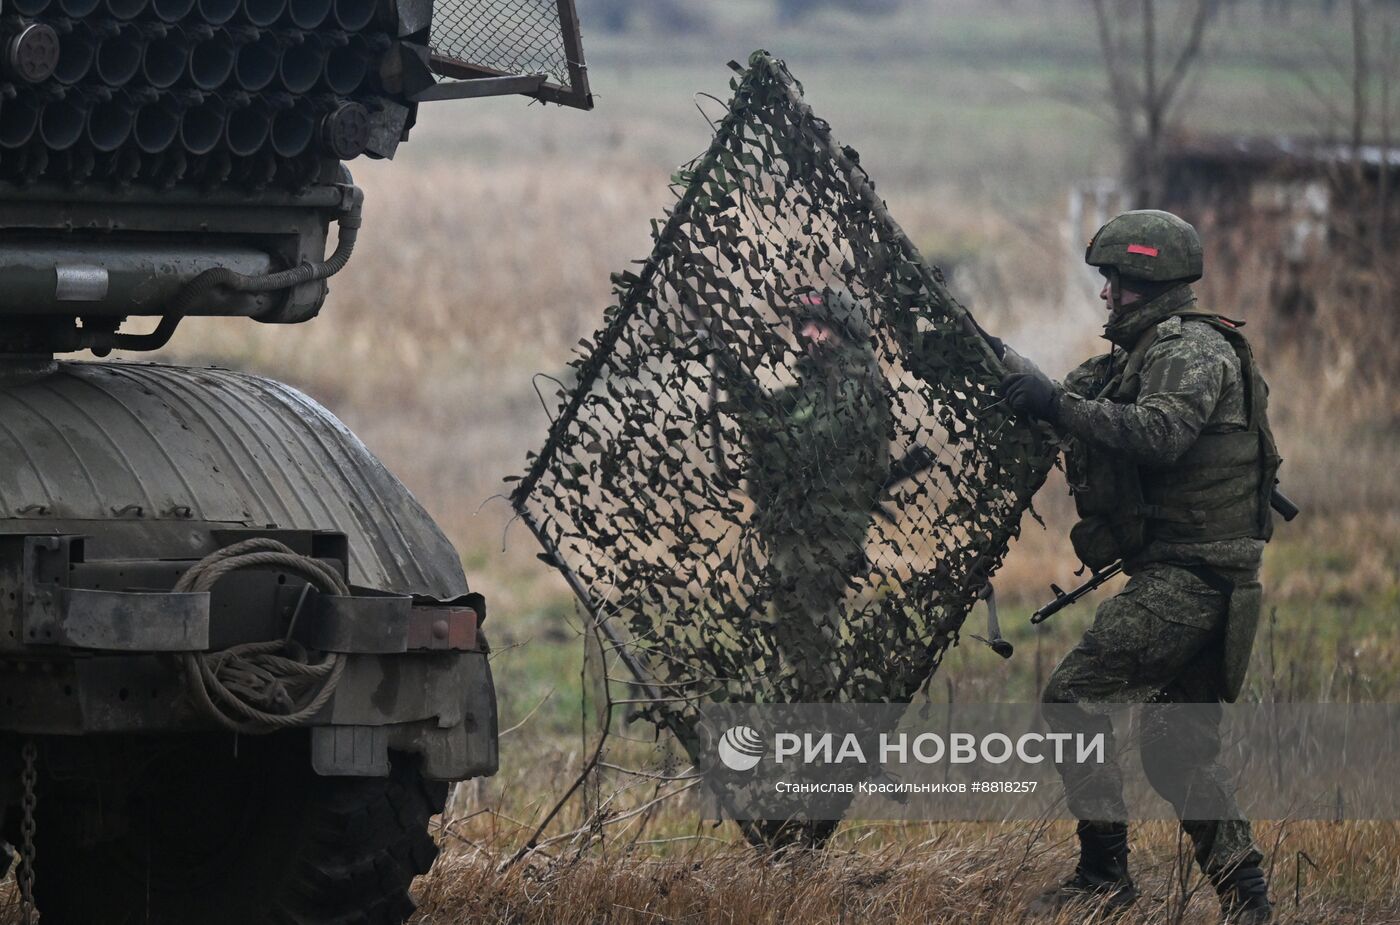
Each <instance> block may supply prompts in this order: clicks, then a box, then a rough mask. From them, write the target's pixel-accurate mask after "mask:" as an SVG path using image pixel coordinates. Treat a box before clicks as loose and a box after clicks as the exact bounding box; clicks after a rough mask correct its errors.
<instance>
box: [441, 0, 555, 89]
mask: <svg viewBox="0 0 1400 925" xmlns="http://www.w3.org/2000/svg"><path fill="white" fill-rule="evenodd" d="M430 44H431V47H432V50H433V52H434V53H435V54H439V55H442V56H443V57H445V58H451V59H453V60H455V61H459V62H461V63H463V64H466V65H470V66H474V67H483V68H489V69H490V70H493V71H500V72H502V73H506V74H544V75H545V77H546V78H547V79H548V81H549V82H550V83H552V84H555V85H556V86H559V87H563V88H565V89H573V87H572V86H571V84H570V79H569V56H568V52H567V50H566V48H565V45H564V24H563V23H562V22H561V20H560V17H559V3H558V0H439V2H438V3H437V4H436V6H435V7H434V9H433V27H432V34H431V39H430Z"/></svg>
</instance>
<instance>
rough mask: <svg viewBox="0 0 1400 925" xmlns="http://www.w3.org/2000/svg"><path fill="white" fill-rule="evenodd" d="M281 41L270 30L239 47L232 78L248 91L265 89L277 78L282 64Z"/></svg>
mask: <svg viewBox="0 0 1400 925" xmlns="http://www.w3.org/2000/svg"><path fill="white" fill-rule="evenodd" d="M282 51H283V48H282V42H281V41H280V40H279V38H278V37H277V36H275V35H273V34H272V33H271V32H264V33H263V34H262V35H261V36H259V37H258V39H257V40H256V41H253V42H249V43H247V44H246V45H243V46H241V47H239V49H238V59H237V60H236V61H235V62H234V65H233V79H234V82H235V83H237V84H238V86H239V87H240V88H241V89H243V90H247V91H249V92H256V91H258V90H262V89H265V88H266V87H267V86H268V85H269V84H271V83H272V82H273V81H274V80H276V79H277V71H278V68H279V67H281V64H282Z"/></svg>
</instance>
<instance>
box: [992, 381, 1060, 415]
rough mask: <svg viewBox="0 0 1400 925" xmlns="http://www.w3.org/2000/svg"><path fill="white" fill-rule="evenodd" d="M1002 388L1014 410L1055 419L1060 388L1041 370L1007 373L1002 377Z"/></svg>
mask: <svg viewBox="0 0 1400 925" xmlns="http://www.w3.org/2000/svg"><path fill="white" fill-rule="evenodd" d="M1001 390H1002V393H1003V394H1004V395H1005V396H1006V402H1007V404H1009V405H1010V406H1011V408H1012V410H1014V411H1017V412H1019V413H1021V414H1029V415H1030V416H1031V417H1034V418H1039V419H1041V420H1042V421H1053V420H1054V418H1055V396H1056V395H1057V394H1058V392H1059V389H1058V388H1056V386H1055V383H1053V382H1051V381H1050V377H1049V376H1047V375H1045V374H1044V373H1043V372H1041V371H1040V370H1038V369H1033V370H1032V371H1030V372H1024V373H1009V374H1007V375H1006V376H1004V377H1002V380H1001Z"/></svg>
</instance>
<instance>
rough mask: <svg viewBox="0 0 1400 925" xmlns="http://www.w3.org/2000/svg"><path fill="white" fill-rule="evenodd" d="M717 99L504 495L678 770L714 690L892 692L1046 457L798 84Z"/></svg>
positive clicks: (970, 580) (979, 340) (770, 73)
mask: <svg viewBox="0 0 1400 925" xmlns="http://www.w3.org/2000/svg"><path fill="white" fill-rule="evenodd" d="M733 89H734V98H733V100H732V102H731V104H730V110H729V113H728V114H727V116H726V117H725V119H724V120H723V122H722V123H721V124H720V126H719V128H718V130H717V133H716V137H715V139H714V141H713V144H712V145H711V146H710V148H709V150H708V151H707V152H706V153H705V154H704V155H702V156H701V157H700V158H698V159H697V160H696V161H694V162H692V163H691V164H690V165H688V166H687V167H686V168H684V169H683V170H682V171H681V172H680V174H678V177H677V188H676V192H677V194H678V196H679V199H678V202H677V203H676V204H675V206H674V208H673V209H672V211H671V212H670V213H669V215H668V219H667V221H666V222H665V224H664V225H662V226H658V228H657V231H656V233H655V249H654V251H653V253H652V254H651V257H650V259H649V260H647V261H646V263H644V264H643V265H642V266H641V268H640V269H639V270H637V271H636V272H626V273H621V274H618V275H616V276H615V277H614V282H615V285H616V294H617V298H618V302H617V304H616V305H615V306H613V307H612V308H610V309H609V310H608V312H607V322H606V325H605V326H604V327H603V328H602V329H601V330H600V331H599V332H598V333H597V334H596V335H595V336H594V337H593V338H592V339H591V340H589V341H586V342H585V344H584V346H583V349H582V351H581V353H580V354H579V356H578V357H577V358H576V359H575V360H574V361H573V363H572V373H573V380H574V384H573V385H572V386H570V387H568V388H563V389H561V390H560V393H559V398H560V400H561V402H562V408H561V411H560V413H559V415H558V417H557V418H556V419H555V421H554V423H553V425H552V427H551V428H550V432H549V437H548V440H547V442H546V443H545V445H544V446H543V448H542V449H541V450H540V452H539V453H538V454H532V459H531V464H530V467H529V471H528V473H527V474H526V475H525V476H523V477H522V478H521V479H520V481H519V484H518V485H517V486H516V487H515V490H514V492H513V494H512V501H513V503H514V505H515V508H516V510H517V512H518V513H519V514H520V515H521V516H522V518H523V519H524V520H525V522H526V523H527V524H528V525H529V526H530V528H531V530H532V531H533V532H534V533H535V535H536V536H537V537H538V538H539V540H540V541H541V542H542V544H543V545H544V547H545V549H546V550H547V552H546V553H545V558H546V559H547V560H548V561H550V562H552V563H553V564H554V565H556V566H557V567H559V568H560V569H561V570H562V571H563V572H564V573H565V575H566V576H567V577H568V578H569V580H570V581H571V582H572V583H573V585H574V589H575V591H576V592H577V593H578V594H579V596H580V597H581V599H582V600H583V601H584V603H585V605H586V606H587V607H588V608H589V609H590V611H591V612H592V613H593V614H594V615H595V617H596V618H597V619H598V620H599V621H600V622H601V624H602V626H603V627H604V628H605V630H606V631H607V632H608V634H609V636H610V637H611V638H612V640H613V644H614V645H615V647H616V651H617V652H618V654H619V655H620V656H621V657H622V659H623V660H624V661H626V662H627V664H628V665H629V667H630V668H631V669H632V670H633V672H634V673H635V674H636V675H637V677H638V679H639V681H640V682H641V683H642V686H643V688H644V689H645V690H647V691H648V692H649V695H650V696H652V697H654V698H656V702H655V703H654V704H653V706H652V707H651V708H650V710H649V713H650V715H651V718H652V719H654V720H656V721H658V722H665V723H666V724H668V725H670V726H671V727H672V728H673V729H674V730H676V731H677V732H678V733H679V734H680V736H681V739H682V741H683V742H685V743H686V744H687V746H688V747H691V748H692V754H694V751H695V748H697V747H698V744H697V742H696V740H695V737H694V735H692V733H693V731H694V730H693V728H692V722H693V719H694V713H693V705H694V703H696V702H699V701H702V700H721V701H744V702H750V701H758V702H769V701H781V702H797V701H813V700H838V701H859V702H907V701H908V700H909V698H911V697H912V696H913V695H914V694H915V693H916V691H917V689H918V687H919V686H920V684H921V683H922V682H923V681H924V679H925V678H927V677H928V676H929V675H930V674H931V672H932V671H933V670H934V669H935V668H936V667H937V664H938V662H939V660H940V659H941V657H942V655H943V653H944V651H945V650H946V649H947V647H948V646H950V645H952V644H953V643H954V642H955V641H956V639H957V636H958V632H959V629H960V628H961V626H962V623H963V621H964V619H965V618H966V616H967V614H968V612H969V610H970V609H971V607H972V606H973V603H974V601H975V600H976V597H977V593H978V592H979V591H980V590H981V589H982V588H983V587H984V586H985V585H986V583H987V581H988V579H989V577H990V576H991V574H992V573H993V572H994V571H995V569H996V568H997V567H998V565H999V564H1000V562H1001V559H1002V557H1003V555H1004V554H1005V552H1006V548H1007V544H1008V542H1009V540H1010V539H1011V537H1012V536H1013V535H1014V534H1015V533H1016V531H1017V530H1018V525H1019V521H1020V518H1021V515H1022V513H1023V512H1024V511H1025V510H1026V508H1027V507H1028V506H1029V503H1030V499H1031V496H1032V495H1033V494H1034V492H1035V490H1036V489H1037V488H1038V487H1039V486H1040V485H1041V484H1042V482H1043V481H1044V478H1045V475H1046V473H1047V471H1048V470H1049V467H1050V465H1051V462H1052V459H1053V452H1052V449H1051V447H1050V444H1049V442H1048V440H1047V438H1046V435H1045V433H1044V432H1043V431H1042V430H1040V429H1039V428H1038V427H1037V426H1035V425H1032V424H1030V423H1028V422H1026V421H1023V420H1020V419H1018V418H1016V417H1014V416H1013V415H1012V414H1011V412H1010V411H1009V410H1008V408H1007V406H1006V404H1005V403H1004V402H1003V401H1002V400H1001V399H1000V396H999V395H998V394H997V391H996V385H997V383H998V381H999V379H1000V377H1001V375H1002V373H1003V369H1002V367H1001V365H1000V363H999V362H998V361H997V359H996V357H995V355H994V354H993V353H992V351H991V349H990V347H989V346H988V344H987V342H986V340H985V339H984V337H983V336H982V335H981V334H980V333H979V331H978V329H977V328H976V326H975V324H974V323H973V322H972V320H971V318H970V317H969V316H968V315H967V314H966V312H965V311H964V309H963V308H962V307H961V306H959V305H958V304H957V303H956V302H955V301H954V300H953V299H952V298H951V297H950V296H949V295H948V293H947V291H946V290H945V288H944V286H943V281H942V277H941V275H940V274H939V273H938V271H937V270H935V269H932V268H930V267H928V266H927V265H926V264H924V263H923V262H922V260H921V259H920V258H919V255H918V254H917V252H916V251H915V250H914V248H913V246H912V245H911V244H910V243H909V240H908V239H907V237H905V235H904V233H903V232H902V231H901V230H900V229H899V227H898V225H896V224H895V223H894V221H893V220H892V219H891V218H890V216H889V215H888V213H887V212H886V211H885V207H884V204H883V203H882V202H881V201H880V200H879V199H878V198H877V197H876V196H875V194H874V190H873V185H872V184H871V183H870V181H869V179H868V177H867V176H866V175H865V173H864V171H863V170H862V169H861V168H860V167H859V166H858V159H857V157H856V155H855V152H853V151H851V150H850V149H843V148H841V147H840V146H839V145H837V144H836V143H835V142H834V141H833V140H832V138H831V134H830V130H829V128H828V126H827V125H826V124H825V123H824V122H822V121H821V120H820V119H818V118H816V117H815V116H814V115H813V114H812V112H811V110H810V109H809V108H808V107H807V106H806V104H805V103H804V102H803V101H802V99H801V87H800V85H799V84H797V83H796V82H795V81H794V80H793V79H792V77H791V76H790V75H789V73H788V72H787V70H786V67H785V66H784V65H783V64H782V63H781V62H779V61H776V60H774V59H772V58H769V57H767V56H766V55H763V54H761V53H760V54H757V55H755V56H754V58H753V59H752V60H751V61H750V65H749V68H748V69H747V70H745V71H743V72H742V78H741V79H736V80H735V81H734V83H733Z"/></svg>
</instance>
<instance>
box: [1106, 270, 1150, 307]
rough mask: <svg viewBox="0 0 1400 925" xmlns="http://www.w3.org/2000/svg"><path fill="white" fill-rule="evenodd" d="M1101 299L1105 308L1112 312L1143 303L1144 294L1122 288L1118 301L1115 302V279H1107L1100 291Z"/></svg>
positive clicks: (1120, 288)
mask: <svg viewBox="0 0 1400 925" xmlns="http://www.w3.org/2000/svg"><path fill="white" fill-rule="evenodd" d="M1099 298H1101V299H1103V302H1104V308H1105V309H1107V310H1108V311H1110V312H1111V311H1113V310H1114V309H1118V308H1128V307H1129V306H1132V305H1136V304H1137V303H1139V302H1141V301H1142V294H1141V293H1139V292H1133V290H1131V289H1124V288H1123V287H1121V286H1120V287H1118V300H1117V301H1116V302H1115V301H1114V299H1113V279H1112V278H1107V279H1105V280H1104V284H1103V288H1102V289H1100V290H1099Z"/></svg>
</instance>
